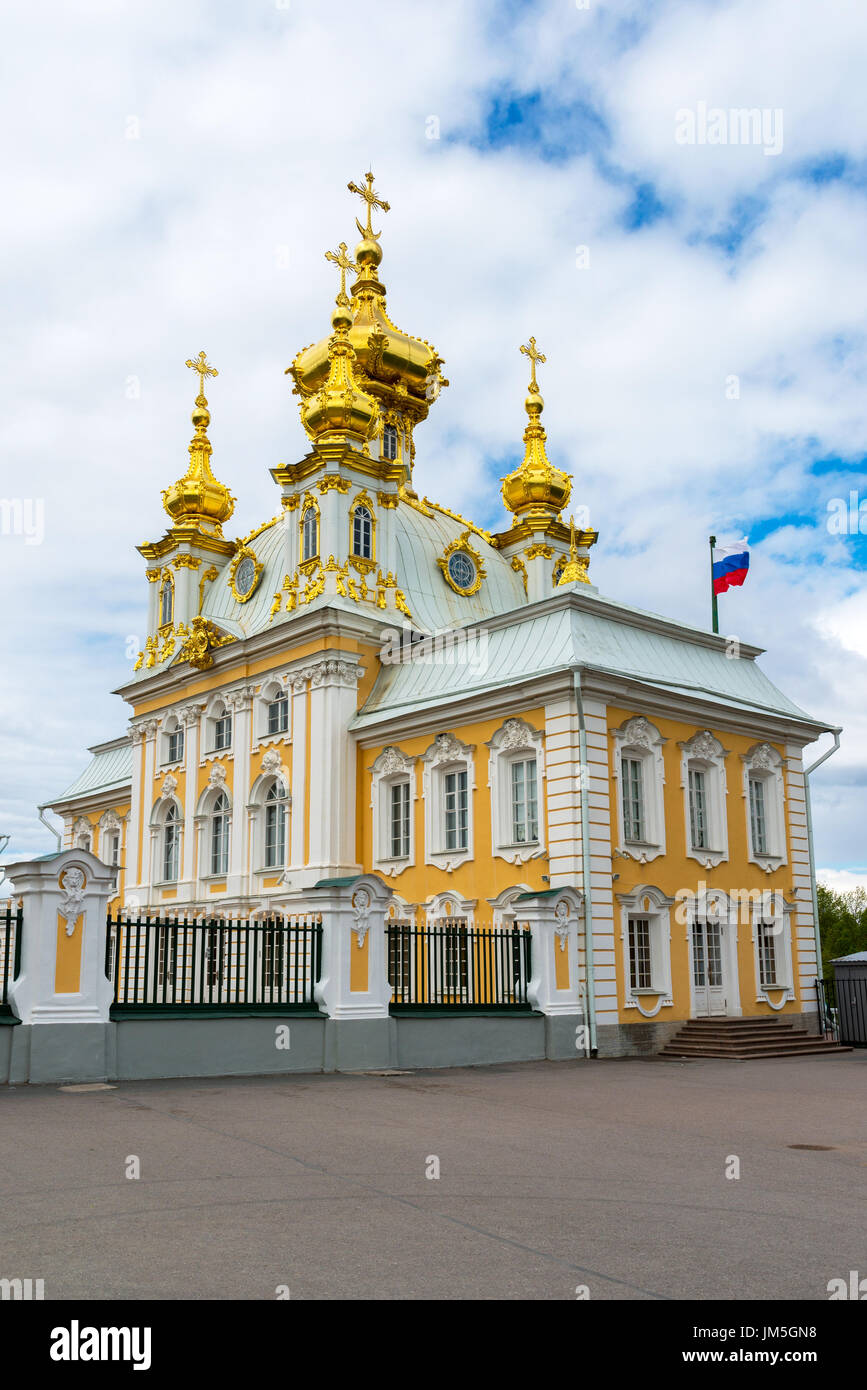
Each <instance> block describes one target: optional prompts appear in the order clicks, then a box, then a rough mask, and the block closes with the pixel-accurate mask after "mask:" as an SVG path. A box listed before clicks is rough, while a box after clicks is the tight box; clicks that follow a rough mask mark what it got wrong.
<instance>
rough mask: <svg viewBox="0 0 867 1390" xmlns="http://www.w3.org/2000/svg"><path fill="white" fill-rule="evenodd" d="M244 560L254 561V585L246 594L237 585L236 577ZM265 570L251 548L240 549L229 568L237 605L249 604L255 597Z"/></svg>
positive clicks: (233, 595)
mask: <svg viewBox="0 0 867 1390" xmlns="http://www.w3.org/2000/svg"><path fill="white" fill-rule="evenodd" d="M242 560H252V561H253V570H254V575H253V583H252V585H251V586H250V588H249V589H248V591H247V593H246V594H242V593H241V591H240V590H239V589H238V587H237V585H236V583H235V576H236V575H237V573H238V568H239V566H240V564H241V561H242ZM264 568H265V566H264V565H263V563H262V561H261V560H259V559H257V557H256V555H255V553H254V552H253V551H252V550H251V549H250V548H249V546H247V545H242V546H241V547H240V549H239V550H238V551H237V552H236V553H235V558H234V559H233V561H232V563H231V565H230V566H229V588H230V589H231V590H232V597H233V598H234V599H235V601H236V603H248V602H249V600H250V599H251V598H252V597H253V595H254V594H255V592H256V590H257V589H258V587H259V580H260V579H261V578H262V571H263V570H264Z"/></svg>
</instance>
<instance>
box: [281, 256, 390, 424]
mask: <svg viewBox="0 0 867 1390" xmlns="http://www.w3.org/2000/svg"><path fill="white" fill-rule="evenodd" d="M342 274H343V271H342V270H341V275H342ZM343 300H344V302H343V303H341V301H340V298H339V297H338V300H337V307H336V309H335V310H334V313H333V314H332V315H331V325H332V327H333V329H334V332H333V334H332V336H331V337H330V338H329V339H328V364H329V366H328V377H327V379H326V380H325V381H324V382H323V383H322V385H321V386H320V387H319V390H318V391H316V392H311V393H310V394H309V395H308V396H307V397H306V399H305V400H304V402H303V403H302V406H301V423H302V425H303V426H304V428H305V430H306V431H307V433H308V435H309V436H310V438H311V439H312V440H313V441H314V443H316V442H317V441H318V440H320V439H322V440H324V441H329V440H330V441H334V442H337V441H338V440H340V439H343V438H345V437H347V436H348V437H349V438H350V439H354V440H355V441H356V442H357V443H358V444H363V443H365V442H366V441H367V440H368V439H369V438H370V436H371V435H372V434H373V433H374V432H375V430H376V426H377V422H378V419H379V407H378V405H377V403H376V401H375V400H374V399H373V397H372V396H369V395H367V393H366V392H365V391H364V389H363V388H362V386H361V385H360V384H359V382H358V380H357V379H356V376H355V372H354V364H355V360H356V357H355V351H354V349H353V347H352V344H351V342H350V341H349V330H350V328H351V327H352V314H351V312H350V308H349V301H348V300H347V299H346V295H345V294H344V296H343ZM296 380H297V377H296ZM296 389H297V387H296Z"/></svg>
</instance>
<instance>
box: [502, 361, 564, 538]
mask: <svg viewBox="0 0 867 1390" xmlns="http://www.w3.org/2000/svg"><path fill="white" fill-rule="evenodd" d="M521 351H522V352H523V353H526V355H527V356H528V357H529V358H530V361H531V363H532V368H531V371H532V375H531V378H530V385H529V386H528V388H527V398H526V400H525V401H524V409H525V410H526V412H527V415H528V416H529V423H528V425H527V428H526V429H525V430H524V460H523V463H522V464H521V466H520V468H517V469H515V471H514V472H513V473H508V474H507V475H506V477H505V478H503V479H502V483H503V502H504V503H505V505H506V507H507V509H508V510H509V511H510V512H514V514H515V515H516V516H518V517H521V518H524V519H527V520H533V519H538V520H543V519H548V520H550V519H552V518H556V517H558V516H559V515H560V512H561V511H562V510H563V508H564V507H565V506H566V505H567V503H568V501H569V497H570V495H571V492H572V479H571V478H570V477H569V474H568V473H564V472H563V470H562V469H561V468H555V467H554V466H553V464H551V463H550V462H549V460H548V455H547V454H546V452H545V441H546V439H547V436H546V434H545V431H544V429H543V428H542V421H541V416H542V411H543V410H544V408H545V402H544V401H543V399H542V395H541V392H540V391H539V386H538V383H537V381H536V363H537V362H544V361H545V358H544V357H543V355H542V353H541V352H537V350H536V339H535V338H531V339H530V342H529V344H528V345H527V346H525V347H522V348H521Z"/></svg>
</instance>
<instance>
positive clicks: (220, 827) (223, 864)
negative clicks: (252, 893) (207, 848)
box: [211, 792, 229, 874]
mask: <svg viewBox="0 0 867 1390" xmlns="http://www.w3.org/2000/svg"><path fill="white" fill-rule="evenodd" d="M228 872H229V801H228V797H227V796H226V793H225V792H220V794H219V795H218V797H217V799H216V801H215V802H214V806H213V810H212V812H211V873H212V874H226V873H228Z"/></svg>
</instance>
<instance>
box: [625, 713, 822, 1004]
mask: <svg viewBox="0 0 867 1390" xmlns="http://www.w3.org/2000/svg"><path fill="white" fill-rule="evenodd" d="M643 713H644V711H643V710H640V709H621V708H617V707H615V706H609V707H608V711H607V716H606V719H607V724H608V727H609V728H618V727H619V726H620V725H622V724H623V723H625V721H626V720H627V719H631V718H633V717H634V716H635V715H636V714H643ZM647 717H648V718H649V719H651V722H652V723H653V724H654V725H655V726H656V728H657V729H658V730H659V732H660V733H661V734H662V737H663V738H664V739H666V740H667V742H666V744H665V745H664V747H663V759H664V764H665V847H666V852H665V854H664V855H660V857H659V858H657V859H654V860H652V861H651V862H650V863H649V864H639V863H637V862H636V861H635V860H632V859H623V858H620V857H619V856H618V857H616V858H614V859H613V861H612V862H613V865H614V872H615V873H618V874H619V875H620V877H619V878H618V880H617V881H616V882H615V884H614V893H615V898H614V938H615V948H616V949H615V958H616V965H617V995H618V1000H619V1001H620V1018H621V1020H622V1021H623V1022H624V1023H635V1022H640V1021H641V1020H640V1019H637V1018H636V1013H635V1010H634V1009H628V1010H626V1009H624V1008H623V1006H622V1001H623V999H624V997H625V981H624V978H623V975H624V959H623V945H622V942H621V938H620V933H621V923H622V916H621V909H620V904H619V903H618V901H617V896H616V895H617V894H618V893H629V892H631V891H632V890H633V889H634V888H637V887H638V886H639V885H642V884H645V885H651V886H654V887H657V888H659V889H661V890H662V892H663V893H665V895H666V896H667V897H671V898H673V897H674V896H675V894H676V893H677V892H678V891H679V890H683V889H690V890H691V891H693V892H696V891H697V890H698V885H699V883H700V882H702V881H704V883H705V884H706V886H707V889H708V890H710V889H713V888H718V889H722V890H723V891H724V892H726V893H730V892H731V891H732V889H738V890H740V891H743V890H749V889H757V890H759V891H760V892H762V891H765V890H776V891H777V892H782V893H784V894H785V897H786V899H787V901H791V900H792V897H793V890H792V866H791V841H790V834H791V832H790V827H789V820H788V804H787V805H786V834H787V846H786V852H787V854H788V856H789V863H788V864H783V865H782V866H781V867H780V868H779V869H776V870H775V871H774V872H773V873H770V874H767V873H765V871H764V869H762V868H761V867H760V866H759V865H758V864H752V863H750V860H749V842H748V823H747V818H748V813H749V812H748V807H747V802H746V798H745V797H744V795H743V790H744V782H743V763H742V762H741V756H740V755H741V754H742V753H747V752H748V751H749V750H750V748H752V747H753V746H754V745H755V744H756V743H762V742H766V741H767V740H765V739H764V738H763V737H761V736H759V735H756V736H755V737H750V738H748V737H745V736H744V735H742V734H733V733H729V732H728V731H727V730H724V729H721V728H713V727H711V728H710V732H711V733H712V734H713V735H714V737H715V738H717V739H719V741H720V743H721V744H722V746H723V748H725V749H727V750H728V757H727V758H726V789H727V792H728V795H727V797H726V808H727V816H728V854H729V857H728V859H727V860H724V861H723V862H722V863H721V864H719V865H718V866H717V867H716V868H715V869H705V868H704V867H703V866H702V865H701V864H700V863H699V862H698V860H696V859H693V858H691V857H689V856H688V855H687V853H686V849H687V838H686V836H687V827H686V813H685V807H684V793H683V787H682V785H681V754H682V750H681V749H680V748H679V747H678V743H683V742H685V741H686V740H687V739H689V738H691V737H692V735H693V734H694V733H696V731H697V730H698V729H704V728H707V727H708V726H707V725H704V724H701V725H697V724H684V723H681V722H679V721H677V720H673V719H660V718H658V717H657V716H656V715H653V716H649V715H648V716H647ZM771 746H772V747H774V748H776V750H777V752H778V753H779V754H780V756H781V757H785V754H786V750H785V748H784V746H783V745H782V744H772V745H771ZM609 759H610V764H609V770H610V775H611V778H612V780H611V783H610V787H611V824H612V844H613V845H615V846H616V844H617V842H618V835H617V826H616V816H617V795H616V793H617V789H616V787H615V784H614V781H613V777H614V747H613V741H612V740H609ZM675 913H676V906H675V907H673V908H672V909H671V943H670V946H671V985H672V996H673V998H674V1001H675V1002H674V1005H673V1007H672V1008H671V1009H666V1010H665V1014H664V1018H665V1021H673V1020H675V1019H677V1018H681V1017H683V1018H686V1017H687V1016H688V1014H689V1000H690V978H689V951H688V944H687V939H686V930H687V929H686V926H685V924H684V923H681V922H679V921H678V920H677V918H676V916H675ZM792 918H794V914H792ZM792 936H793V941H792V965H793V970H794V975H795V982H796V991H797V977H798V968H797V966H798V958H797V936H796V934H795V924H794V920H793V921H792ZM738 977H739V984H740V1007H741V1010H742V1012H743V1014H744V1016H749V1015H764V1016H767V1015H768V1013H769V1008H768V1005H767V1004H764V1003H762V1002H760V1001H757V1000H756V994H757V993H758V987H757V981H756V970H755V963H754V947H753V941H752V928H751V926H750V925H749V924H747V923H746V922H744V921H743V920H742V921H740V922H739V923H738ZM771 998H772V999H773V1000H774V1002H775V1003H778V1002H779V995H778V994H777V993H776V992H775V991H772V993H771ZM800 1009H801V1003H800V1001H799V1000H798V999H797V997H796V998H795V999H794V1000H792V1001H791V1002H789V1003H787V1004H786V1005H785V1006H784V1007H783V1009H782V1010H781V1011H780V1012H782V1013H786V1012H788V1013H796V1012H798V1011H800Z"/></svg>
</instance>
